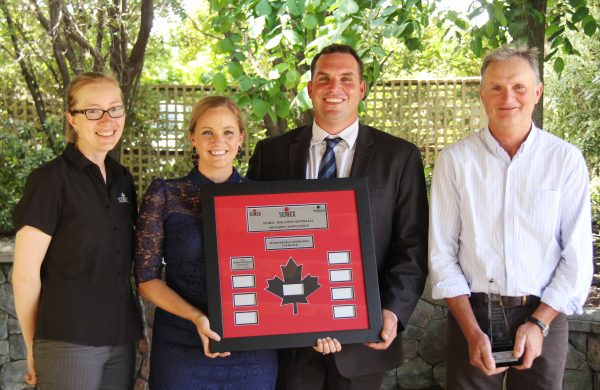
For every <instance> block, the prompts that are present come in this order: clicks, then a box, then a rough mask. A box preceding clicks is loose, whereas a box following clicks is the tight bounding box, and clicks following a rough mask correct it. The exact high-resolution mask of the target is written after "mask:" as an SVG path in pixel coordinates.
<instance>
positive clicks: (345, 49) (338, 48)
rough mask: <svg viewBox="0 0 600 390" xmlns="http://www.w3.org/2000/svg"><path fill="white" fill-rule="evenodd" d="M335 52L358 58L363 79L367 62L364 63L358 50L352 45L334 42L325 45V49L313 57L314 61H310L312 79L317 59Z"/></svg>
mask: <svg viewBox="0 0 600 390" xmlns="http://www.w3.org/2000/svg"><path fill="white" fill-rule="evenodd" d="M333 53H343V54H350V55H351V56H352V57H354V59H355V60H356V62H357V63H358V71H359V73H360V74H359V76H360V79H361V80H362V79H363V73H364V71H365V64H363V62H362V60H361V59H360V57H359V56H358V53H357V52H356V50H354V49H353V48H352V46H349V45H342V44H339V43H334V44H332V45H329V46H327V47H324V48H323V50H321V51H320V52H319V53H318V54H317V55H316V56H315V57H314V58H313V59H312V62H311V63H310V78H311V79H312V78H313V77H315V68H316V66H317V60H318V59H319V58H320V57H321V56H323V55H326V54H333Z"/></svg>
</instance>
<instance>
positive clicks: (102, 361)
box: [33, 340, 135, 390]
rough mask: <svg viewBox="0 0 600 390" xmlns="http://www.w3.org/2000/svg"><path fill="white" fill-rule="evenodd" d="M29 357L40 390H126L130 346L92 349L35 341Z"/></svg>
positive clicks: (130, 376)
mask: <svg viewBox="0 0 600 390" xmlns="http://www.w3.org/2000/svg"><path fill="white" fill-rule="evenodd" d="M33 358H34V364H35V370H36V373H37V380H38V389H40V390H82V389H86V390H99V389H101V390H109V389H110V390H130V389H132V388H133V375H134V368H133V366H134V362H135V345H134V343H130V344H125V345H117V346H101V347H92V346H87V345H79V344H72V343H67V342H63V341H54V340H35V342H34V344H33Z"/></svg>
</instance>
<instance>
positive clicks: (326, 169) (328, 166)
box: [318, 138, 342, 179]
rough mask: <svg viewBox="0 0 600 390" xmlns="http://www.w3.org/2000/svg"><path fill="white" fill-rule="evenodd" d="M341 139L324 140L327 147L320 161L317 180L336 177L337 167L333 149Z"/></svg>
mask: <svg viewBox="0 0 600 390" xmlns="http://www.w3.org/2000/svg"><path fill="white" fill-rule="evenodd" d="M341 140H342V139H341V138H325V142H327V147H326V148H325V153H323V158H322V159H321V165H320V166H319V176H318V178H319V179H331V178H335V177H337V165H336V163H335V153H334V152H333V149H334V148H335V146H336V145H337V144H338V142H340V141H341Z"/></svg>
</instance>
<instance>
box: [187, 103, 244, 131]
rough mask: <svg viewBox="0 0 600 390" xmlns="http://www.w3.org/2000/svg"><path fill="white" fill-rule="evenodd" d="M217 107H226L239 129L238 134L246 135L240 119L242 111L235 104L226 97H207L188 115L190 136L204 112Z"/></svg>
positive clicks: (242, 121) (242, 120)
mask: <svg viewBox="0 0 600 390" xmlns="http://www.w3.org/2000/svg"><path fill="white" fill-rule="evenodd" d="M217 107H226V108H228V109H229V111H231V113H232V114H233V115H234V116H235V119H236V121H237V123H238V126H239V127H240V132H241V133H242V134H245V133H246V125H245V124H244V119H243V118H242V111H241V110H240V108H239V107H238V106H237V104H235V102H234V101H233V100H231V99H230V98H228V97H226V96H218V95H217V96H207V97H204V98H202V99H200V101H199V102H198V103H196V105H195V106H194V108H193V109H192V113H191V114H190V125H189V132H190V134H194V129H195V128H196V123H197V122H198V119H199V118H200V117H201V116H202V114H204V113H205V112H206V111H208V110H210V109H211V108H217Z"/></svg>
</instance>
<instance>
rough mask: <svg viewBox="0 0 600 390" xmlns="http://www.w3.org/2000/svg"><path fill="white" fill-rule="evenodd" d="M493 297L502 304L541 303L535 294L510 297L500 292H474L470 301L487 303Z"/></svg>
mask: <svg viewBox="0 0 600 390" xmlns="http://www.w3.org/2000/svg"><path fill="white" fill-rule="evenodd" d="M490 299H491V301H492V302H499V303H500V305H501V306H506V307H514V306H527V305H535V304H538V303H540V298H539V297H537V296H535V295H523V296H519V297H508V296H504V295H500V294H486V293H472V294H471V297H470V298H469V301H471V304H477V305H487V303H488V301H489V300H490Z"/></svg>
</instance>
